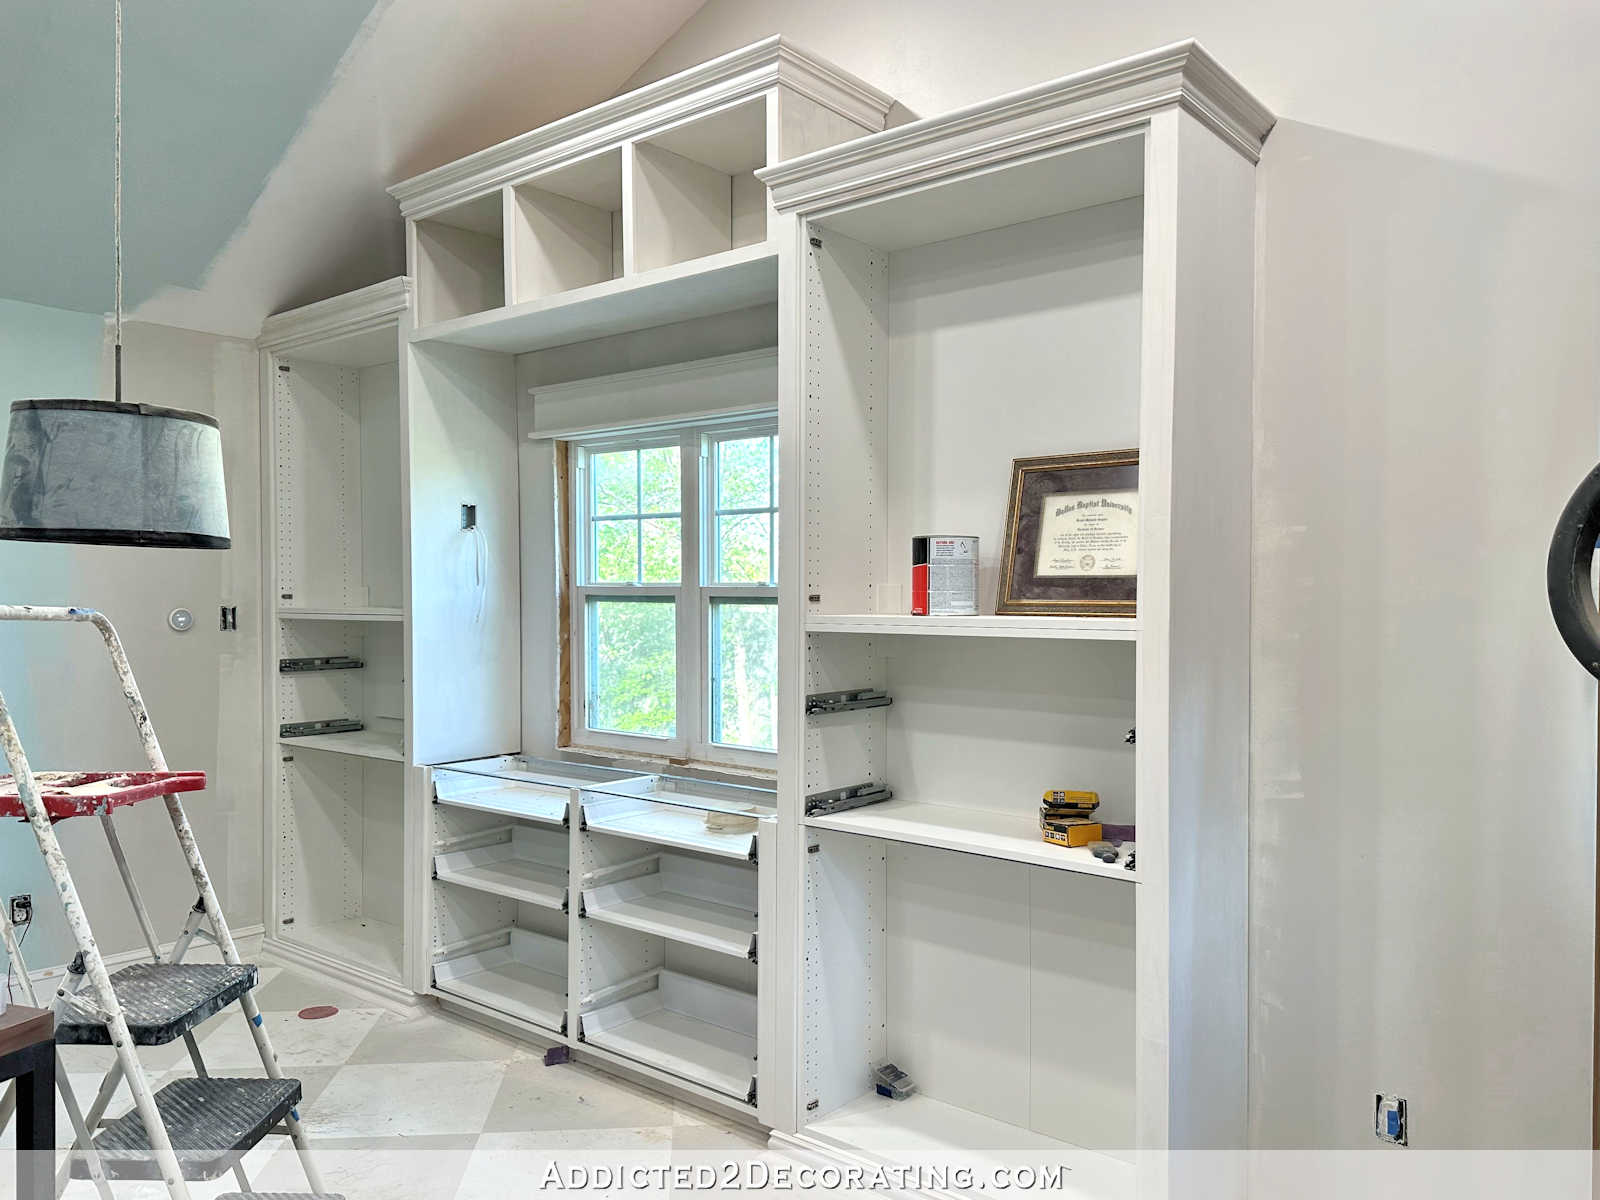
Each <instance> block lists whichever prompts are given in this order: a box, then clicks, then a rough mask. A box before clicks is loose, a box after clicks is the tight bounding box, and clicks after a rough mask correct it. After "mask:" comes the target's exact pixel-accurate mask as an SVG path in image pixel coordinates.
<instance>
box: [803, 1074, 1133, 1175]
mask: <svg viewBox="0 0 1600 1200" xmlns="http://www.w3.org/2000/svg"><path fill="white" fill-rule="evenodd" d="M792 1141H799V1142H800V1143H802V1144H804V1145H809V1146H817V1145H821V1146H826V1147H828V1148H832V1149H836V1150H842V1151H845V1152H846V1153H850V1154H853V1155H862V1156H865V1157H867V1158H870V1159H873V1160H874V1161H876V1162H881V1163H884V1164H886V1165H891V1164H910V1163H917V1162H930V1161H933V1162H938V1161H945V1160H948V1159H950V1158H951V1156H959V1158H960V1161H961V1162H962V1163H964V1164H969V1165H972V1166H975V1167H976V1166H977V1165H978V1164H979V1163H980V1162H984V1163H990V1162H992V1163H996V1164H1016V1163H1023V1162H1025V1163H1029V1164H1033V1165H1043V1164H1046V1163H1048V1164H1050V1165H1051V1166H1058V1167H1059V1166H1064V1167H1068V1168H1070V1175H1069V1179H1070V1191H1069V1193H1068V1194H1070V1195H1071V1196H1073V1197H1082V1198H1084V1200H1088V1198H1089V1197H1093V1198H1094V1200H1113V1198H1115V1200H1124V1198H1126V1200H1131V1198H1132V1197H1133V1195H1134V1194H1135V1186H1134V1185H1135V1182H1136V1180H1135V1173H1134V1167H1133V1165H1132V1164H1131V1163H1128V1162H1125V1161H1123V1160H1122V1159H1119V1158H1114V1157H1112V1156H1111V1155H1108V1154H1102V1153H1100V1152H1098V1151H1095V1150H1087V1149H1084V1148H1083V1147H1081V1146H1075V1145H1073V1144H1072V1143H1071V1142H1063V1141H1059V1140H1057V1139H1056V1138H1052V1137H1047V1136H1045V1135H1044V1134H1041V1133H1034V1132H1032V1131H1031V1130H1028V1129H1023V1128H1021V1127H1019V1126H1016V1125H1011V1124H1008V1123H1006V1122H1005V1121H999V1120H996V1119H994V1118H993V1117H986V1116H983V1115H982V1114H980V1113H975V1112H971V1111H970V1110H968V1109H964V1108H957V1107H956V1106H955V1105H953V1104H946V1103H944V1102H943V1101H940V1100H935V1099H933V1098H932V1097H931V1096H925V1095H920V1094H919V1095H914V1096H911V1097H908V1098H907V1099H905V1100H889V1099H886V1098H885V1097H883V1096H879V1095H877V1094H876V1093H875V1092H868V1093H866V1094H865V1095H863V1096H858V1097H857V1098H856V1099H854V1100H852V1101H851V1102H850V1103H848V1104H846V1105H844V1106H843V1107H842V1108H838V1109H835V1110H834V1111H833V1112H831V1113H829V1114H828V1115H827V1116H825V1117H822V1118H820V1119H818V1120H815V1121H812V1122H811V1123H810V1124H808V1125H807V1126H805V1128H804V1130H803V1132H802V1133H801V1134H800V1136H799V1137H798V1138H797V1139H790V1138H788V1137H780V1139H779V1143H780V1144H784V1143H790V1142H792Z"/></svg>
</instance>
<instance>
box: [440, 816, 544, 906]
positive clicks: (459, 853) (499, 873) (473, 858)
mask: <svg viewBox="0 0 1600 1200" xmlns="http://www.w3.org/2000/svg"><path fill="white" fill-rule="evenodd" d="M529 832H530V831H529V830H526V829H517V830H514V831H513V832H512V835H511V840H510V841H506V842H496V843H495V844H493V845H490V846H479V847H477V848H475V849H472V850H453V851H450V852H448V853H445V854H436V855H434V858H433V873H434V875H435V876H436V877H437V878H438V879H439V880H440V881H441V882H443V883H453V884H455V885H456V886H457V887H464V888H471V889H472V890H473V891H478V892H488V893H489V894H490V895H493V896H502V897H504V898H505V899H507V900H517V901H520V902H521V903H523V904H533V905H536V906H538V907H540V908H554V909H561V908H564V907H565V906H566V901H567V868H566V867H565V866H562V865H558V864H556V863H554V862H551V861H549V860H550V858H552V857H554V856H553V855H552V854H551V853H550V851H549V849H548V848H547V847H544V846H541V845H540V844H539V843H538V842H536V841H534V840H533V839H531V838H529V837H527V836H526V835H527V834H528V833H529Z"/></svg>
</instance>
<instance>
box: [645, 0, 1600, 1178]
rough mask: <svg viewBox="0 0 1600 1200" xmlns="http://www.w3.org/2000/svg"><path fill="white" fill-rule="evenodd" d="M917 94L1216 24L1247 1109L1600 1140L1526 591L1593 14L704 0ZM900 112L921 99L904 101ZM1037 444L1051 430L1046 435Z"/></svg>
mask: <svg viewBox="0 0 1600 1200" xmlns="http://www.w3.org/2000/svg"><path fill="white" fill-rule="evenodd" d="M774 32H779V33H783V34H786V35H788V36H791V37H793V38H794V39H795V40H796V41H797V42H799V43H800V44H802V45H804V46H806V47H807V48H809V49H812V50H814V51H816V52H817V53H820V54H822V55H824V56H826V57H828V58H831V59H833V60H834V61H835V62H837V63H838V64H839V65H841V66H843V67H845V68H846V69H848V70H851V71H854V72H856V73H858V74H860V75H861V76H863V77H864V78H866V79H868V80H870V81H871V82H872V83H874V84H876V85H878V86H879V87H882V88H884V89H886V90H887V91H889V92H890V93H892V94H894V95H896V96H897V97H899V98H900V99H901V100H902V101H903V103H904V104H905V105H906V106H907V107H908V108H909V109H910V110H912V111H913V112H915V113H917V114H933V113H936V112H940V111H943V110H946V109H949V108H952V107H955V106H957V105H960V104H963V103H969V102H972V101H976V100H981V99H983V98H985V97H987V96H991V95H994V94H997V93H1000V92H1003V91H1007V90H1012V89H1015V88H1018V87H1023V86H1026V85H1028V84H1030V83H1034V82H1037V81H1039V80H1043V79H1048V78H1051V77H1054V76H1057V75H1062V74H1066V73H1069V72H1071V71H1074V70H1078V69H1082V68H1086V67H1091V66H1094V65H1096V64H1097V63H1100V62H1104V61H1107V60H1110V59H1113V58H1118V57H1121V56H1123V55H1126V54H1131V53H1135V52H1137V51H1140V50H1144V49H1148V48H1150V47H1153V46H1157V45H1160V44H1163V43H1166V42H1171V41H1175V40H1178V39H1180V38H1184V37H1191V36H1193V37H1198V38H1200V39H1201V41H1203V42H1204V43H1205V44H1206V45H1207V47H1208V48H1209V49H1210V50H1211V51H1212V52H1213V53H1214V54H1216V55H1217V56H1218V57H1219V58H1220V59H1221V61H1222V62H1223V63H1224V65H1226V66H1227V67H1228V68H1229V69H1230V70H1231V71H1233V72H1234V73H1236V74H1237V75H1238V76H1239V78H1240V79H1241V80H1243V81H1244V83H1245V84H1246V85H1247V86H1249V87H1250V88H1251V89H1252V90H1254V91H1255V92H1256V93H1257V94H1258V95H1259V96H1260V97H1261V98H1262V99H1263V100H1264V101H1266V102H1267V103H1268V104H1269V105H1270V106H1272V107H1273V108H1274V109H1275V110H1276V111H1277V113H1278V114H1279V116H1280V118H1281V121H1280V124H1279V126H1278V128H1277V129H1276V130H1275V131H1274V133H1273V134H1272V137H1271V139H1270V140H1269V141H1268V143H1267V147H1266V153H1265V156H1264V157H1263V159H1262V162H1261V168H1260V172H1259V182H1260V193H1259V194H1260V203H1259V229H1260V237H1259V239H1258V255H1259V271H1258V294H1259V298H1260V304H1259V309H1258V317H1257V347H1258V353H1257V369H1256V396H1255V404H1256V467H1255V493H1256V537H1255V550H1256V553H1255V587H1254V593H1255V599H1254V615H1253V626H1254V757H1253V774H1254V782H1253V787H1252V823H1253V826H1252V839H1253V846H1252V851H1251V898H1252V899H1251V907H1252V928H1253V944H1252V984H1251V1003H1252V1011H1251V1046H1252V1049H1251V1055H1252V1065H1251V1102H1250V1107H1251V1137H1252V1141H1253V1142H1254V1144H1256V1145H1259V1146H1262V1147H1329V1148H1341V1147H1352V1148H1361V1147H1368V1146H1373V1145H1375V1144H1376V1143H1375V1142H1374V1139H1373V1137H1372V1133H1371V1120H1372V1096H1373V1093H1374V1092H1375V1091H1378V1090H1386V1091H1398V1092H1399V1093H1401V1094H1402V1095H1404V1096H1406V1097H1407V1099H1408V1100H1409V1101H1410V1105H1411V1140H1412V1144H1413V1145H1414V1146H1419V1147H1450V1146H1467V1145H1481V1146H1494V1147H1547V1146H1549V1147H1555V1146H1562V1147H1586V1146H1587V1145H1588V1141H1589V1069H1588V1062H1589V1049H1590V995H1591V989H1592V982H1593V981H1592V965H1593V945H1594V942H1593V932H1594V930H1593V915H1592V914H1593V897H1594V892H1593V885H1594V871H1593V862H1594V836H1595V822H1594V804H1595V782H1596V781H1595V732H1594V731H1595V705H1594V687H1593V685H1592V683H1591V682H1590V681H1589V680H1588V677H1587V676H1585V675H1584V674H1583V673H1582V672H1581V671H1580V670H1579V668H1578V667H1577V666H1576V664H1575V663H1574V662H1573V661H1572V660H1571V659H1570V658H1568V657H1567V656H1566V653H1565V651H1564V649H1563V648H1562V646H1561V644H1560V642H1559V639H1558V638H1557V637H1556V634H1555V632H1554V629H1553V627H1552V625H1551V623H1550V619H1549V615H1548V611H1547V608H1546V604H1545V600H1544V592H1543V567H1544V552H1545V545H1546V539H1547V538H1548V534H1549V530H1550V528H1551V526H1552V524H1553V522H1554V519H1555V517H1556V514H1557V513H1558V512H1559V511H1560V508H1561V506H1562V504H1563V502H1564V501H1565V498H1566V493H1567V491H1568V490H1569V489H1570V488H1571V487H1573V486H1575V485H1576V483H1577V481H1578V479H1579V478H1580V477H1581V476H1582V474H1583V473H1584V472H1585V471H1587V470H1588V469H1589V467H1591V466H1592V465H1593V462H1594V459H1595V454H1596V442H1597V437H1596V434H1597V428H1596V407H1595V400H1596V393H1597V387H1600V384H1597V380H1600V356H1597V349H1596V339H1595V337H1594V331H1595V329H1596V328H1597V322H1600V298H1597V289H1596V287H1595V278H1596V266H1597V260H1600V254H1597V252H1596V251H1597V246H1596V238H1595V234H1594V232H1593V230H1594V225H1593V220H1592V215H1593V211H1594V208H1593V201H1594V195H1595V192H1596V191H1597V190H1600V189H1597V181H1600V156H1596V155H1595V154H1594V153H1593V150H1594V147H1595V146H1596V144H1597V139H1596V124H1597V122H1596V118H1595V117H1594V115H1593V104H1592V96H1593V83H1592V79H1593V76H1592V69H1591V67H1590V65H1589V63H1588V57H1587V54H1586V48H1587V47H1589V46H1591V45H1592V44H1593V42H1594V35H1595V34H1596V33H1600V7H1597V6H1594V5H1592V4H1588V3H1581V2H1580V0H1572V2H1571V3H1563V2H1560V0H1533V2H1530V3H1526V4H1521V5H1505V4H1499V5H1489V4H1484V3H1475V2H1472V0H1469V2H1468V3H1465V4H1459V5H1454V6H1449V7H1446V8H1440V7H1439V6H1435V5H1422V4H1412V5H1398V6H1397V5H1392V4H1383V3H1378V2H1377V0H1356V2H1354V3H1349V4H1344V5H1327V4H1321V3H1315V2H1314V0H1285V2H1284V3H1281V4H1277V5H1271V6H1266V7H1263V6H1262V5H1260V4H1258V3H1250V2H1248V0H1202V3H1199V4H1193V3H1190V4H1184V3H1179V2H1178V0H1147V2H1145V3H1141V4H1139V5H1127V4H1118V3H1111V2H1109V0H1097V2H1096V0H1091V2H1089V3H1078V4H1072V5H1062V4H1054V3H1049V2H1048V0H991V2H990V3H987V4H976V5H975V4H970V3H964V2H960V0H878V2H875V3H870V4H863V3H860V0H710V2H709V3H708V4H707V5H706V6H705V7H704V8H703V9H702V10H701V11H700V12H699V13H698V14H697V15H696V16H694V17H693V18H691V19H690V21H689V22H688V23H687V24H686V25H685V26H684V28H683V29H682V30H680V31H679V33H678V34H677V35H675V36H674V37H673V38H672V39H671V40H670V41H668V42H667V43H666V45H665V46H664V47H663V48H662V50H661V51H659V52H658V53H657V54H656V55H655V56H654V57H653V58H652V59H651V60H650V61H649V62H648V63H647V64H646V65H645V67H644V68H643V69H642V70H641V72H640V73H639V74H638V75H636V76H635V78H634V79H633V80H632V81H630V84H629V86H637V85H638V84H640V83H643V82H647V81H649V80H651V79H655V78H659V77H660V76H662V75H665V74H668V73H670V72H671V71H674V70H677V69H680V68H682V67H686V66H689V65H692V64H693V63H696V62H699V61H702V60H704V59H706V58H709V57H710V56H712V55H714V54H718V53H721V52H723V51H725V50H728V49H731V48H733V47H735V46H738V45H741V44H744V43H746V42H749V41H752V40H754V39H756V38H758V37H762V36H765V35H767V34H771V33H774ZM902 115H903V114H902ZM1053 448H1054V447H1050V446H1040V447H1039V452H1041V453H1043V452H1045V451H1048V450H1051V449H1053Z"/></svg>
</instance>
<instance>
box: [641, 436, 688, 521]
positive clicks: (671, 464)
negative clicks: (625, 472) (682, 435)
mask: <svg viewBox="0 0 1600 1200" xmlns="http://www.w3.org/2000/svg"><path fill="white" fill-rule="evenodd" d="M639 482H640V484H641V485H642V487H641V491H642V492H643V495H642V496H641V499H642V501H643V503H644V507H643V508H641V509H640V510H639V511H640V512H656V513H675V512H681V511H682V510H683V489H682V487H681V486H680V485H679V483H678V447H676V446H652V447H650V449H648V450H641V451H639Z"/></svg>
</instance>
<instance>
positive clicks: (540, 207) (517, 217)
mask: <svg viewBox="0 0 1600 1200" xmlns="http://www.w3.org/2000/svg"><path fill="white" fill-rule="evenodd" d="M510 214H511V242H512V245H511V255H510V259H511V270H512V278H511V287H510V289H509V290H510V297H511V303H513V304H518V303H521V302H523V301H527V300H538V299H540V298H541V297H544V296H553V295H556V294H559V293H561V292H567V291H571V290H573V289H574V288H580V287H587V286H588V285H589V284H593V283H603V282H604V281H606V280H608V279H615V278H617V277H618V276H619V275H621V274H622V269H623V255H622V248H623V240H622V237H623V220H622V151H621V150H620V149H615V150H609V151H605V152H603V153H601V154H596V155H593V156H591V157H589V158H584V159H580V160H578V161H577V162H575V163H570V164H568V165H567V166H565V167H560V168H558V169H556V170H554V171H547V172H545V173H544V174H543V175H536V176H534V177H533V178H532V179H530V180H528V181H527V182H526V183H521V184H518V185H517V186H516V187H514V188H513V189H512V190H511V209H510ZM496 307H498V306H496Z"/></svg>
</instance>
